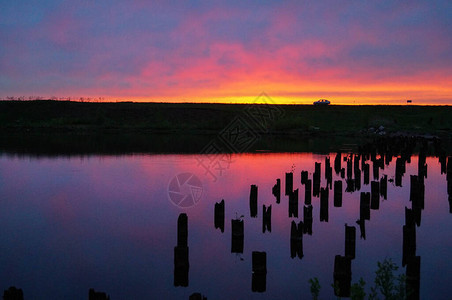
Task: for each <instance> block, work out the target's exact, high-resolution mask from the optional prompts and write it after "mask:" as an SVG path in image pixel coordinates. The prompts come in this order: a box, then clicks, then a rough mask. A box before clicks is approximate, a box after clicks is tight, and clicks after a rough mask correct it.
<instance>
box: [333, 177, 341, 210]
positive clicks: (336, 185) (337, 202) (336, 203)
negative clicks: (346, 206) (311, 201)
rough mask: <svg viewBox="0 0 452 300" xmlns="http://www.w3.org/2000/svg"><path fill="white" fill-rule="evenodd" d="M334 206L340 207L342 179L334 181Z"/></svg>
mask: <svg viewBox="0 0 452 300" xmlns="http://www.w3.org/2000/svg"><path fill="white" fill-rule="evenodd" d="M334 207H342V181H341V180H336V181H334Z"/></svg>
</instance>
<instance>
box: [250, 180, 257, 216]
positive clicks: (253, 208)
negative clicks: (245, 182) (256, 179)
mask: <svg viewBox="0 0 452 300" xmlns="http://www.w3.org/2000/svg"><path fill="white" fill-rule="evenodd" d="M250 216H251V218H256V217H257V186H256V185H254V184H253V185H251V190H250Z"/></svg>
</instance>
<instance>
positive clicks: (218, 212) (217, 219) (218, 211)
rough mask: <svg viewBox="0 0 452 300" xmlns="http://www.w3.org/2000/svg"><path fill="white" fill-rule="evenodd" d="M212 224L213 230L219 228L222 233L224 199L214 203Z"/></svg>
mask: <svg viewBox="0 0 452 300" xmlns="http://www.w3.org/2000/svg"><path fill="white" fill-rule="evenodd" d="M214 223H215V229H217V228H219V229H220V230H221V232H224V199H222V200H221V202H217V203H215V216H214Z"/></svg>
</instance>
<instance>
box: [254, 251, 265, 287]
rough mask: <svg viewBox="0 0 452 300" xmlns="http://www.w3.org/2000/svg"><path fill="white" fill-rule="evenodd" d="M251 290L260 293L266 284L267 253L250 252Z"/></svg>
mask: <svg viewBox="0 0 452 300" xmlns="http://www.w3.org/2000/svg"><path fill="white" fill-rule="evenodd" d="M252 268H253V269H252V271H253V273H252V277H251V291H253V292H258V293H262V292H265V290H266V286H267V253H266V252H258V251H253V252H252Z"/></svg>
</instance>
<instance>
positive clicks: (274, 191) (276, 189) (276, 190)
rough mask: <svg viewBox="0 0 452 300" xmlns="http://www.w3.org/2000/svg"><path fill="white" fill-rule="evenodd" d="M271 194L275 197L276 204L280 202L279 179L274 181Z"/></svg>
mask: <svg viewBox="0 0 452 300" xmlns="http://www.w3.org/2000/svg"><path fill="white" fill-rule="evenodd" d="M272 194H273V196H275V197H276V203H278V204H279V203H280V202H281V179H279V178H278V179H276V184H275V185H274V186H273V188H272Z"/></svg>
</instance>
